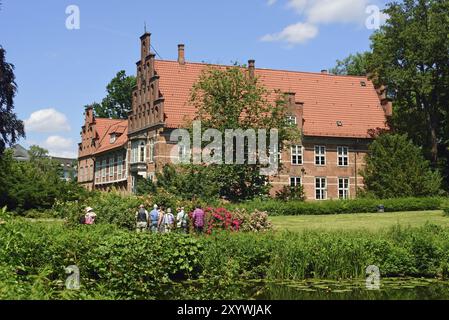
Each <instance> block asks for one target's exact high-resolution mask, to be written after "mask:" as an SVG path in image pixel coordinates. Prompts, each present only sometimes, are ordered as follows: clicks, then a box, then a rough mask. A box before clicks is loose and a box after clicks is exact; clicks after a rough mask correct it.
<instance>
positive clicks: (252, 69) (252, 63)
mask: <svg viewBox="0 0 449 320" xmlns="http://www.w3.org/2000/svg"><path fill="white" fill-rule="evenodd" d="M248 71H249V77H250V79H254V78H255V77H256V60H253V59H252V60H248Z"/></svg>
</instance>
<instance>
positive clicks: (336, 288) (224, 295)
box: [161, 278, 449, 300]
mask: <svg viewBox="0 0 449 320" xmlns="http://www.w3.org/2000/svg"><path fill="white" fill-rule="evenodd" d="M166 293H167V294H166V295H165V296H164V297H161V298H162V299H199V300H201V299H245V300H246V299H254V300H449V282H448V281H442V280H438V279H421V278H384V279H382V280H381V287H380V289H379V290H368V289H367V288H366V282H365V281H364V280H344V281H332V280H304V281H282V282H276V281H270V282H266V281H246V282H239V283H233V284H226V285H217V284H214V283H211V282H210V281H194V282H184V283H182V284H178V285H176V286H174V287H171V288H170V290H167V292H166Z"/></svg>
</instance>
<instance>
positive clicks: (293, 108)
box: [285, 92, 304, 130]
mask: <svg viewBox="0 0 449 320" xmlns="http://www.w3.org/2000/svg"><path fill="white" fill-rule="evenodd" d="M285 100H286V101H285V102H286V108H287V111H288V112H289V113H290V114H291V115H294V116H296V123H297V125H298V128H299V129H300V130H302V128H303V123H304V103H303V102H299V101H296V93H295V92H286V93H285Z"/></svg>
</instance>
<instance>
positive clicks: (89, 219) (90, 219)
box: [84, 207, 97, 225]
mask: <svg viewBox="0 0 449 320" xmlns="http://www.w3.org/2000/svg"><path fill="white" fill-rule="evenodd" d="M96 218H97V214H96V213H95V212H94V209H92V208H91V207H87V208H86V215H85V216H84V221H85V222H84V223H85V224H87V225H93V224H94V223H95V219H96Z"/></svg>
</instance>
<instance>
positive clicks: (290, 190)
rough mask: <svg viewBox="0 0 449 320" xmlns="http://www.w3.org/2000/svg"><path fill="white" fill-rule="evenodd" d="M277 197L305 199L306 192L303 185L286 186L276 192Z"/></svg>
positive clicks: (279, 198)
mask: <svg viewBox="0 0 449 320" xmlns="http://www.w3.org/2000/svg"><path fill="white" fill-rule="evenodd" d="M276 199H278V200H283V201H289V200H297V201H305V200H306V194H305V193H304V187H303V186H296V187H291V186H284V188H282V189H281V190H280V191H278V192H277V193H276Z"/></svg>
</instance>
